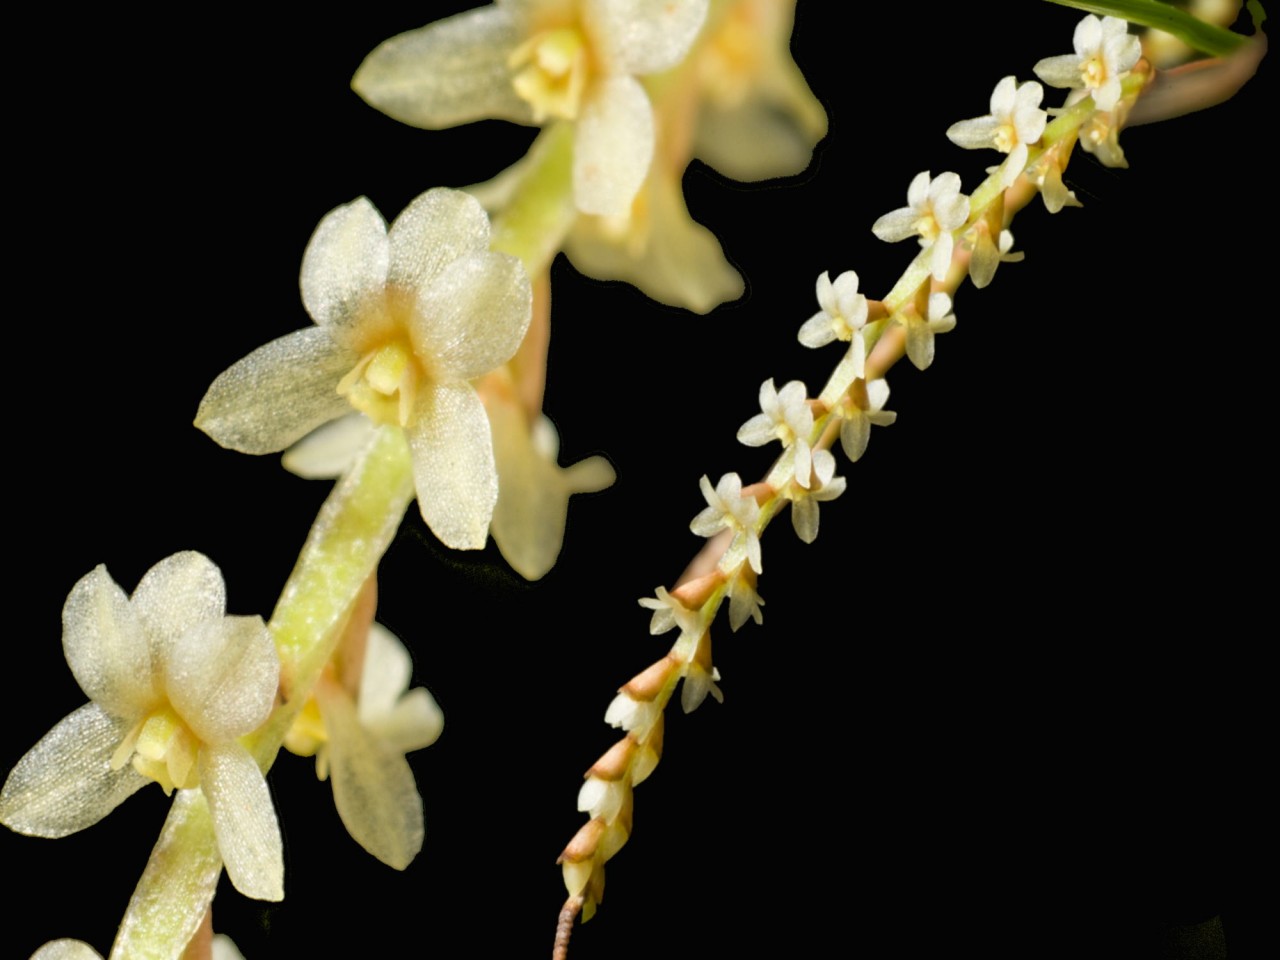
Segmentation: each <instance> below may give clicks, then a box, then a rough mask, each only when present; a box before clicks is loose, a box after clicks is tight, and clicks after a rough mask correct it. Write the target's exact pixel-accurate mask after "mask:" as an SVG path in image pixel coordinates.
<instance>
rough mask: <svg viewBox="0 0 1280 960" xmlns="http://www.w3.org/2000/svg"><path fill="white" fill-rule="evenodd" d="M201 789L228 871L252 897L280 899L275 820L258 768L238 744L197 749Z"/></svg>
mask: <svg viewBox="0 0 1280 960" xmlns="http://www.w3.org/2000/svg"><path fill="white" fill-rule="evenodd" d="M200 789H201V791H202V792H203V793H204V796H205V799H206V800H207V801H208V802H209V813H210V815H211V817H212V819H213V833H214V836H216V837H217V838H218V852H219V853H220V854H222V862H223V863H224V864H225V865H226V868H227V876H228V877H230V878H231V882H232V883H233V884H234V885H235V888H236V889H237V890H239V891H240V892H241V893H243V894H244V895H245V896H246V897H253V898H254V899H256V900H283V899H284V849H283V845H282V844H281V842H280V824H279V822H278V821H277V820H276V811H275V807H273V806H272V805H271V793H270V791H269V790H268V789H267V781H266V780H264V779H263V777H262V771H261V770H259V769H258V765H257V764H256V763H255V762H254V760H253V757H251V756H250V755H249V751H248V750H246V749H245V748H244V747H242V746H240V744H238V743H236V742H234V741H232V742H231V743H223V744H217V745H214V746H210V745H206V746H204V747H203V748H202V749H201V751H200Z"/></svg>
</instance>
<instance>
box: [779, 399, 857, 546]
mask: <svg viewBox="0 0 1280 960" xmlns="http://www.w3.org/2000/svg"><path fill="white" fill-rule="evenodd" d="M870 439H871V422H870V421H869V420H868V419H867V415H866V414H865V413H864V412H863V411H861V410H857V411H854V412H853V413H852V414H851V415H849V416H848V417H846V418H845V419H844V422H842V423H841V424H840V445H841V446H842V447H843V448H844V455H845V456H846V457H848V458H849V459H850V460H852V461H853V462H855V463H856V462H857V461H858V459H859V458H860V457H861V456H862V455H863V454H864V453H866V452H867V442H868V441H869V440H870ZM797 532H798V531H797Z"/></svg>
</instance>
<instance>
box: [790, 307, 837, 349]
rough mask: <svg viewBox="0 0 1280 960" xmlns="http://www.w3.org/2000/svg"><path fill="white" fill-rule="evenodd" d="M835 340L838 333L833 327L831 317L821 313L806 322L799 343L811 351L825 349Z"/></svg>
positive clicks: (823, 312)
mask: <svg viewBox="0 0 1280 960" xmlns="http://www.w3.org/2000/svg"><path fill="white" fill-rule="evenodd" d="M835 338H836V332H835V330H834V329H833V328H832V326H831V317H830V316H829V315H828V314H827V313H826V312H825V311H819V312H818V313H815V314H814V315H813V316H812V317H810V318H809V319H808V320H806V321H805V322H804V325H803V326H802V327H801V328H800V333H799V335H798V339H799V341H800V342H801V343H802V344H804V345H805V346H806V347H809V348H811V349H817V348H818V347H825V346H826V345H827V344H828V343H831V341H833V340H835Z"/></svg>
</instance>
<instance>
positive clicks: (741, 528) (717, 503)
mask: <svg viewBox="0 0 1280 960" xmlns="http://www.w3.org/2000/svg"><path fill="white" fill-rule="evenodd" d="M698 482H699V485H700V486H701V488H702V495H703V496H704V497H705V498H706V500H707V506H706V508H705V509H704V510H703V511H702V512H701V513H699V514H698V515H697V516H696V517H694V518H693V521H692V522H691V523H690V524H689V529H690V530H692V531H693V532H694V533H696V534H697V535H698V536H700V537H714V536H715V535H716V534H717V533H719V532H720V531H721V530H733V531H734V532H735V533H737V534H740V535H742V536H744V537H745V538H746V547H747V559H748V560H749V561H750V563H751V569H752V570H754V571H755V572H756V573H762V572H763V570H762V569H761V564H760V533H759V531H757V530H756V521H757V520H758V519H759V518H760V505H759V504H758V503H756V500H755V497H744V496H743V495H742V479H741V478H740V477H739V476H738V475H737V474H736V473H726V474H725V475H724V476H722V477H721V478H720V482H719V483H718V484H716V486H715V488H714V489H713V488H712V486H711V481H710V480H708V479H707V478H706V477H705V476H704V477H703V478H702V479H701V480H700V481H698Z"/></svg>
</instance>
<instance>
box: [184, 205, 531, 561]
mask: <svg viewBox="0 0 1280 960" xmlns="http://www.w3.org/2000/svg"><path fill="white" fill-rule="evenodd" d="M488 248H489V218H488V217H487V216H486V215H485V212H484V210H483V209H482V208H481V207H480V204H479V203H478V202H477V201H476V200H475V199H473V198H472V197H470V196H468V195H467V194H465V193H462V192H460V191H457V190H445V189H435V190H428V191H427V192H426V193H424V194H422V195H421V196H420V197H418V198H417V199H416V200H414V201H413V202H412V203H411V204H409V206H408V207H407V208H406V209H405V211H404V212H403V213H402V214H401V215H400V216H399V217H398V218H397V219H396V221H395V223H393V224H392V225H391V230H390V232H388V230H387V227H386V224H385V223H384V221H383V219H382V217H381V215H380V214H379V213H378V211H377V210H375V209H374V208H373V205H372V204H371V203H369V201H368V200H366V199H364V198H363V197H362V198H360V199H359V200H356V201H354V202H352V203H349V204H347V205H345V206H342V207H338V208H337V209H336V210H334V211H332V212H331V213H329V214H328V215H327V216H326V217H325V218H324V219H323V220H322V221H320V225H319V226H318V227H317V228H316V232H315V233H314V234H313V235H312V237H311V242H310V243H309V244H308V245H307V250H306V253H305V254H304V255H303V258H302V278H301V285H302V301H303V304H304V305H305V306H306V308H307V312H308V313H309V314H311V317H312V319H313V320H314V321H315V322H316V324H317V325H318V326H316V327H313V328H310V329H307V330H299V331H297V332H296V333H291V334H289V335H287V336H284V337H281V338H280V339H279V340H275V341H272V342H271V343H269V344H267V345H266V346H265V347H260V348H259V349H257V350H255V351H254V352H253V353H251V354H249V356H247V357H245V358H244V359H243V360H241V361H240V362H238V363H236V364H234V365H233V366H232V367H230V368H229V369H228V370H226V371H225V372H224V373H223V374H222V375H221V376H219V377H218V378H217V379H216V380H215V381H214V382H213V385H212V386H210V387H209V391H208V393H206V394H205V397H204V399H203V400H202V401H201V403H200V410H199V412H198V413H197V414H196V425H197V426H198V427H200V428H201V429H202V430H204V431H205V432H206V433H207V434H209V436H211V437H213V439H215V440H216V441H218V443H220V444H222V445H223V446H224V447H230V448H232V449H233V450H240V451H242V452H244V453H274V452H276V451H278V450H283V449H284V448H285V447H287V446H289V445H290V444H292V443H293V442H294V441H296V440H298V439H300V438H301V437H302V436H303V435H305V434H307V433H308V432H310V431H311V430H313V429H314V428H316V427H318V426H320V425H321V424H323V423H326V422H327V421H329V420H332V419H334V418H336V417H339V416H341V415H342V414H344V413H346V412H348V411H350V410H351V408H353V407H354V408H355V409H356V410H359V411H360V412H362V413H364V414H366V415H367V416H368V417H369V418H370V419H372V420H374V421H376V422H378V423H382V424H396V425H399V426H400V427H402V428H403V429H404V431H405V435H406V438H407V440H408V443H409V448H410V451H411V452H412V455H413V477H414V485H415V486H416V488H417V492H418V507H419V509H420V510H421V511H422V516H423V519H424V520H426V522H427V525H428V526H429V527H431V529H432V531H433V532H434V533H435V535H436V536H438V537H439V538H440V539H441V540H442V541H444V543H445V544H447V545H448V546H451V547H456V548H460V549H478V548H480V547H483V546H484V542H485V538H486V536H487V535H488V531H489V521H490V518H491V517H492V515H493V509H494V504H495V503H496V502H497V499H498V475H497V470H496V468H495V466H494V456H493V442H492V439H491V435H490V429H489V421H488V418H487V417H486V416H485V411H484V406H483V405H482V404H481V402H480V398H479V397H478V396H477V394H476V391H475V389H474V388H473V387H472V386H471V384H470V383H468V382H467V381H469V380H471V379H474V378H476V377H479V376H482V375H483V374H485V373H488V372H489V371H490V370H493V369H494V368H495V367H497V366H499V365H500V364H502V363H505V362H506V361H507V360H508V359H510V357H511V356H512V355H513V354H514V353H515V351H516V348H517V347H518V346H519V345H520V341H521V339H522V338H523V337H524V332H525V330H526V329H527V328H528V325H529V319H530V315H531V310H532V293H531V288H530V284H529V278H528V276H527V275H526V274H525V272H524V268H523V267H522V266H521V265H520V261H518V260H517V259H516V258H515V257H511V256H507V255H506V254H501V253H492V252H490V251H489V249H488Z"/></svg>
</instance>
